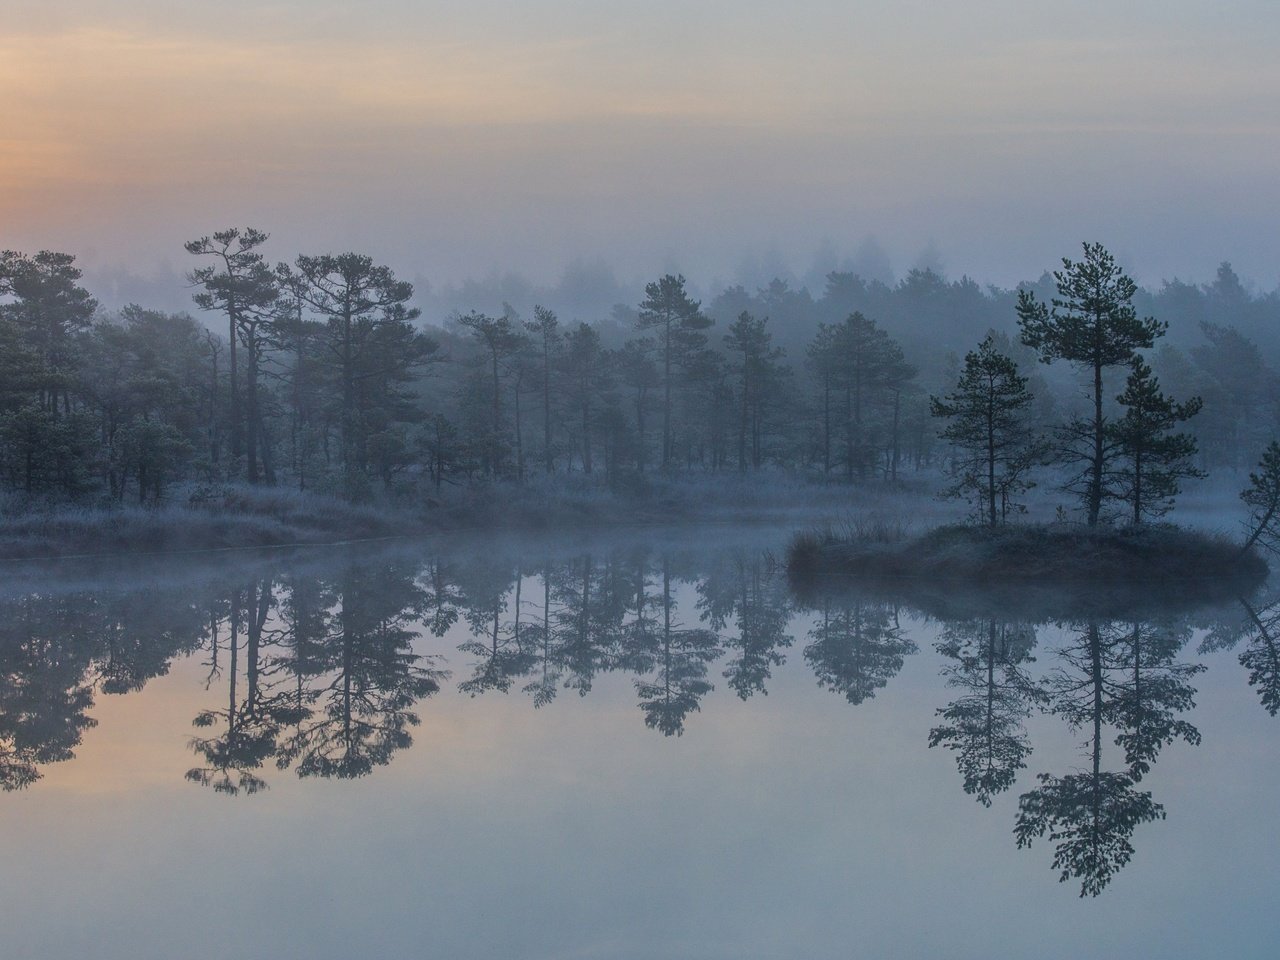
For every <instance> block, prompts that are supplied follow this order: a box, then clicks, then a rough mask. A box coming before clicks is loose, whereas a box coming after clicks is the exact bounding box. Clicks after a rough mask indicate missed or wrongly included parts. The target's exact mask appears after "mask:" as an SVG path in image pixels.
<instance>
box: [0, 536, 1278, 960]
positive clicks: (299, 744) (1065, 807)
mask: <svg viewBox="0 0 1280 960" xmlns="http://www.w3.org/2000/svg"><path fill="white" fill-rule="evenodd" d="M789 532H790V531H789V530H786V529H781V528H777V527H770V526H759V527H743V526H716V525H707V526H701V527H699V526H691V527H688V528H685V529H682V530H635V531H626V532H621V533H613V534H610V535H608V536H604V535H599V536H582V537H577V538H573V537H553V538H543V539H531V538H519V537H513V536H509V537H498V536H495V537H483V536H472V537H465V538H458V539H455V540H451V541H443V540H438V541H430V542H423V543H396V544H383V545H376V544H374V545H369V544H366V545H353V546H348V547H332V548H317V549H309V550H299V551H292V552H276V553H253V552H244V553H237V552H229V553H225V554H214V555H211V556H195V557H173V558H163V559H155V558H152V559H138V560H133V561H121V560H110V561H107V560H104V561H81V562H76V563H72V562H67V563H62V564H50V565H44V566H18V565H11V566H9V567H8V568H6V569H7V572H8V574H9V576H8V578H7V585H6V586H5V587H4V590H3V594H2V595H0V612H2V614H3V616H2V619H0V780H2V782H3V785H4V786H5V787H6V788H7V792H5V793H3V794H0V811H2V814H3V823H4V828H3V854H2V856H0V863H2V864H3V866H0V884H2V885H3V886H2V889H0V895H2V896H3V900H4V903H5V904H6V911H5V915H6V922H5V924H4V925H3V927H2V928H0V956H3V957H6V958H15V960H16V958H40V960H51V958H52V960H59V958H72V957H77V958H78V957H84V956H93V957H99V958H108V960H112V958H130V960H141V958H147V960H150V958H155V960H161V958H163V960H170V958H174V957H184V958H221V957H231V956H241V957H282V958H291V957H307V958H351V957H447V958H469V957H476V958H642V957H643V958H653V957H678V958H708V960H709V958H725V960H728V958H734V960H741V958H836V957H840V958H848V957H851V956H853V957H949V958H980V957H981V958H990V957H1021V956H1036V957H1062V958H1079V957H1099V958H1105V957H1116V958H1120V957H1124V958H1134V957H1159V958H1178V957H1186V958H1193V957H1195V958H1199V957H1206V956H1225V957H1269V956H1272V955H1274V944H1275V943H1276V942H1277V941H1280V917H1277V914H1276V911H1275V909H1274V903H1273V900H1274V891H1275V889H1276V882H1277V879H1278V878H1280V870H1278V869H1277V855H1278V853H1280V840H1278V839H1277V836H1276V830H1275V828H1274V825H1273V820H1272V818H1273V816H1274V815H1275V814H1274V806H1275V803H1274V798H1275V797H1276V796H1277V795H1280V762H1277V761H1280V741H1278V739H1277V730H1278V727H1277V724H1280V718H1277V717H1275V716H1274V713H1275V711H1276V710H1277V708H1280V640H1277V637H1278V636H1280V602H1277V597H1275V596H1273V595H1272V593H1271V592H1269V591H1266V590H1264V591H1263V592H1261V593H1260V594H1258V595H1256V596H1252V597H1244V598H1239V599H1237V600H1233V601H1232V602H1231V603H1226V604H1222V605H1219V606H1217V607H1214V608H1210V609H1203V608H1199V609H1198V608H1190V609H1187V608H1184V607H1183V606H1182V605H1180V604H1179V602H1178V598H1177V597H1176V596H1172V597H1169V598H1159V597H1157V598H1155V600H1154V602H1153V603H1150V604H1146V605H1144V606H1143V608H1142V609H1141V610H1122V609H1115V610H1110V609H1108V610H1098V609H1094V608H1091V607H1089V606H1088V605H1087V604H1082V605H1080V607H1079V609H1078V610H1077V609H1075V608H1074V607H1072V606H1071V605H1070V603H1068V604H1067V605H1066V606H1064V605H1063V604H1062V603H1058V604H1053V603H1046V604H1044V605H1043V606H1042V607H1040V606H1037V605H1036V604H1014V605H1010V604H1008V603H1007V602H1006V601H1005V600H1001V601H999V602H984V598H983V597H981V596H979V597H951V598H950V601H952V602H950V603H949V604H948V603H942V604H939V603H937V602H936V599H937V591H934V592H933V593H931V594H930V596H931V597H933V601H931V602H915V601H914V600H913V599H912V595H911V591H910V590H905V591H904V592H903V596H896V595H891V594H889V595H886V594H867V593H859V592H857V591H851V590H843V589H832V590H830V591H826V592H824V591H818V592H817V593H814V592H812V591H810V592H807V593H805V594H803V595H797V594H796V593H795V592H793V590H792V588H791V586H790V585H789V583H788V579H787V576H786V571H785V569H784V565H783V560H784V555H785V549H786V544H787V541H788V536H789ZM942 593H943V594H945V593H946V591H945V590H943V591H942ZM1072 602H1074V601H1072Z"/></svg>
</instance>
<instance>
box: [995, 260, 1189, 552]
mask: <svg viewBox="0 0 1280 960" xmlns="http://www.w3.org/2000/svg"><path fill="white" fill-rule="evenodd" d="M1053 278H1054V281H1055V282H1056V284H1057V288H1058V296H1057V297H1055V298H1054V299H1053V300H1052V302H1051V304H1045V303H1042V302H1041V301H1039V300H1037V299H1036V296H1035V294H1034V293H1032V292H1031V291H1030V290H1020V291H1019V292H1018V325H1019V327H1021V329H1022V342H1023V343H1025V344H1026V345H1027V346H1029V347H1033V348H1035V349H1036V350H1038V351H1040V359H1041V360H1042V361H1043V362H1045V363H1049V362H1051V361H1053V360H1057V359H1061V360H1067V361H1069V362H1071V363H1074V364H1076V365H1077V366H1079V367H1081V368H1083V369H1084V370H1087V371H1088V372H1089V373H1090V375H1091V377H1092V387H1091V395H1092V399H1093V413H1092V416H1091V417H1090V418H1088V419H1082V418H1077V419H1075V420H1073V421H1072V422H1071V423H1069V424H1067V425H1066V427H1065V428H1064V430H1063V440H1064V441H1065V443H1064V444H1063V450H1062V459H1063V460H1064V461H1065V462H1067V463H1069V464H1070V463H1077V464H1082V465H1083V470H1082V471H1081V473H1080V474H1079V475H1078V476H1077V478H1076V479H1075V480H1073V481H1072V482H1071V483H1070V484H1069V485H1068V489H1071V490H1075V491H1076V492H1078V493H1079V494H1080V498H1081V500H1082V501H1083V502H1084V507H1085V511H1086V514H1087V515H1088V519H1089V526H1091V527H1092V526H1097V523H1098V518H1099V516H1100V515H1101V513H1102V502H1103V500H1104V499H1106V498H1107V496H1108V495H1109V491H1108V490H1107V486H1106V478H1107V467H1108V465H1109V463H1110V461H1111V459H1112V457H1113V456H1114V450H1112V449H1111V448H1109V446H1108V443H1107V420H1106V417H1105V416H1104V415H1103V411H1102V400H1103V390H1102V376H1103V372H1104V371H1105V370H1106V368H1107V367H1114V366H1119V365H1120V364H1126V363H1129V361H1130V360H1131V359H1132V357H1133V354H1134V351H1135V350H1138V349H1144V348H1148V347H1150V346H1152V345H1153V344H1154V343H1155V339H1156V337H1159V336H1161V335H1162V334H1163V333H1164V332H1165V328H1166V326H1167V325H1166V324H1164V323H1162V322H1161V321H1159V320H1155V319H1153V318H1151V317H1142V318H1140V317H1139V316H1138V314H1137V311H1136V310H1135V309H1134V307H1133V302H1132V301H1133V296H1134V294H1135V293H1136V292H1137V290H1138V286H1137V284H1135V283H1134V282H1133V280H1132V279H1130V278H1129V276H1128V275H1126V274H1125V273H1124V271H1122V270H1121V269H1120V267H1119V266H1118V265H1117V264H1116V262H1115V258H1113V257H1112V256H1111V254H1109V253H1108V252H1107V251H1106V250H1105V249H1104V248H1103V246H1102V244H1100V243H1086V244H1085V245H1084V259H1083V260H1081V261H1079V262H1074V261H1071V260H1068V259H1067V258H1065V257H1064V258H1063V260H1062V269H1061V270H1055V271H1054V274H1053Z"/></svg>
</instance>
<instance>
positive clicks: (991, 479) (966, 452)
mask: <svg viewBox="0 0 1280 960" xmlns="http://www.w3.org/2000/svg"><path fill="white" fill-rule="evenodd" d="M1031 402H1032V396H1031V393H1030V391H1029V390H1028V389H1027V378H1026V377H1024V376H1021V375H1020V374H1019V373H1018V367H1017V364H1015V363H1014V362H1013V360H1012V359H1010V358H1009V357H1007V356H1005V355H1004V354H1002V353H1000V352H999V351H997V350H996V348H995V345H994V343H993V342H992V338H991V336H989V335H988V336H987V337H986V339H984V340H983V341H982V343H980V344H979V345H978V349H977V350H976V351H970V352H969V353H968V354H966V355H965V358H964V368H963V370H962V371H961V373H960V379H959V382H958V383H957V385H956V389H955V390H954V391H953V392H952V393H950V394H948V395H947V397H946V398H945V399H939V398H937V397H931V398H930V400H929V406H930V410H931V412H932V413H933V415H934V416H935V417H942V418H946V419H947V421H948V423H947V425H946V427H944V428H943V430H942V432H941V437H942V439H944V440H946V441H947V442H948V443H950V444H951V445H952V446H953V447H954V448H955V449H956V450H957V451H958V453H957V456H956V458H955V460H954V461H953V465H952V473H953V476H954V477H955V484H954V486H952V487H951V489H950V490H949V491H948V493H949V495H951V496H961V497H969V498H970V499H971V500H972V501H973V503H974V506H975V508H976V511H977V513H978V514H979V515H980V516H981V515H983V514H985V518H986V522H987V523H988V524H989V525H990V526H993V527H994V526H996V525H997V524H999V523H1001V522H1002V521H1003V520H1004V519H1005V518H1006V514H1007V512H1008V507H1009V505H1010V503H1011V500H1012V497H1013V495H1015V494H1016V493H1018V492H1019V491H1020V490H1023V489H1025V488H1026V487H1027V481H1026V479H1025V478H1026V474H1027V471H1028V470H1029V469H1030V468H1031V467H1032V466H1033V465H1034V464H1035V462H1036V460H1037V458H1038V457H1039V455H1040V453H1041V446H1040V444H1039V443H1038V442H1037V441H1036V439H1035V437H1034V435H1033V433H1032V430H1031V425H1030V423H1029V419H1028V416H1027V413H1028V408H1029V407H1030V405H1031Z"/></svg>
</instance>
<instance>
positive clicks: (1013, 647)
mask: <svg viewBox="0 0 1280 960" xmlns="http://www.w3.org/2000/svg"><path fill="white" fill-rule="evenodd" d="M1035 639H1036V636H1035V629H1034V628H1033V627H1032V626H1030V625H1028V624H1009V623H997V622H996V621H995V620H987V621H986V622H981V621H978V622H968V621H963V622H959V623H955V624H952V625H949V626H948V627H947V628H946V629H945V630H944V631H943V634H942V640H941V642H939V643H938V644H937V649H938V652H939V653H940V654H942V655H943V656H944V657H946V658H947V659H948V660H949V661H950V662H949V663H948V664H947V665H946V666H945V667H943V670H942V674H943V676H945V677H946V678H947V686H948V687H951V688H953V689H960V690H962V691H964V693H963V694H962V695H961V696H960V697H958V698H957V699H955V700H953V701H952V702H951V703H950V704H948V705H947V706H946V707H942V708H939V710H938V716H940V717H941V718H942V720H943V723H941V724H939V725H938V726H936V727H934V728H933V729H932V730H930V731H929V746H931V747H936V746H944V747H946V748H947V749H948V750H953V751H955V754H956V766H957V767H958V768H959V770H960V774H961V776H962V777H963V778H964V792H965V793H968V794H972V795H973V796H974V797H976V798H977V800H978V802H979V803H981V804H982V805H983V806H987V807H989V806H991V797H992V796H993V795H995V794H997V793H1002V792H1004V791H1005V790H1008V789H1009V787H1010V786H1012V785H1013V782H1014V780H1015V779H1016V778H1017V775H1018V771H1019V770H1021V769H1022V768H1023V767H1024V766H1026V759H1027V757H1028V756H1030V755H1031V743H1030V741H1029V740H1028V737H1027V731H1026V727H1025V721H1026V719H1027V717H1028V716H1030V714H1031V711H1032V709H1033V708H1034V707H1035V706H1036V705H1037V704H1039V703H1041V702H1043V700H1044V698H1045V694H1044V692H1043V691H1042V690H1041V688H1040V685H1039V684H1038V683H1037V682H1036V681H1035V680H1034V679H1032V678H1031V677H1030V676H1029V675H1028V674H1027V672H1026V669H1025V667H1026V666H1027V665H1028V664H1030V663H1032V662H1033V661H1034V658H1033V657H1032V656H1031V649H1032V647H1033V646H1035Z"/></svg>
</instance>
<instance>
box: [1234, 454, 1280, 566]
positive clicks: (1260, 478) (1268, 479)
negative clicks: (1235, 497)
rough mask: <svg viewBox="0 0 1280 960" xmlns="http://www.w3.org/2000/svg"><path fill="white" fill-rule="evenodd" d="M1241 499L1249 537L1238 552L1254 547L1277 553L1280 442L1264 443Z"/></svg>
mask: <svg viewBox="0 0 1280 960" xmlns="http://www.w3.org/2000/svg"><path fill="white" fill-rule="evenodd" d="M1240 499H1241V500H1243V501H1244V502H1245V505H1246V506H1247V507H1248V508H1249V520H1248V531H1249V535H1248V537H1247V538H1246V539H1245V543H1244V547H1243V548H1242V550H1241V552H1244V551H1247V550H1248V549H1249V548H1250V547H1252V546H1253V545H1254V544H1257V545H1258V546H1260V547H1265V548H1266V549H1267V550H1270V551H1271V552H1273V553H1276V552H1280V443H1278V442H1276V441H1275V440H1272V441H1271V443H1269V444H1267V449H1266V450H1264V451H1263V452H1262V459H1261V460H1259V461H1258V469H1257V470H1255V471H1253V472H1252V473H1250V474H1249V486H1248V487H1246V488H1245V489H1244V490H1242V491H1241V492H1240Z"/></svg>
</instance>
